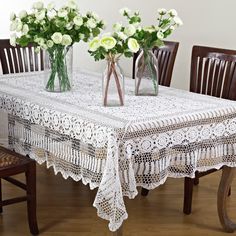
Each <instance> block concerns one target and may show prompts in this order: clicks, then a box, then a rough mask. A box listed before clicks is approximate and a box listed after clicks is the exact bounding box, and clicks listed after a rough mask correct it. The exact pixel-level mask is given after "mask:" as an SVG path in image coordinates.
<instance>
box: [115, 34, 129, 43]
mask: <svg viewBox="0 0 236 236" xmlns="http://www.w3.org/2000/svg"><path fill="white" fill-rule="evenodd" d="M117 35H118V37H119V38H121V39H122V40H124V41H125V40H126V39H127V38H128V36H127V35H126V34H124V33H123V32H117Z"/></svg>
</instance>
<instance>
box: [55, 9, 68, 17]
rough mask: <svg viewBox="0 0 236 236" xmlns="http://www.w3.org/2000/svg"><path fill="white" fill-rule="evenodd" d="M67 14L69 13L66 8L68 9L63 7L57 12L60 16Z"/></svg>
mask: <svg viewBox="0 0 236 236" xmlns="http://www.w3.org/2000/svg"><path fill="white" fill-rule="evenodd" d="M67 14H68V12H67V10H66V9H63V8H61V9H60V10H59V11H58V13H57V15H58V16H59V17H63V18H64V17H66V16H67Z"/></svg>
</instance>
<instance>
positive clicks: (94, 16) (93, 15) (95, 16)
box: [91, 12, 99, 20]
mask: <svg viewBox="0 0 236 236" xmlns="http://www.w3.org/2000/svg"><path fill="white" fill-rule="evenodd" d="M91 16H92V17H93V19H95V20H99V16H98V15H97V14H96V13H95V12H91Z"/></svg>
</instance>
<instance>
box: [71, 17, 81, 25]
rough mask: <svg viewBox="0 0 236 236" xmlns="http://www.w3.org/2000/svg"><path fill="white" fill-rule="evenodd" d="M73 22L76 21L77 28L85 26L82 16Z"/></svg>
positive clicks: (75, 18)
mask: <svg viewBox="0 0 236 236" xmlns="http://www.w3.org/2000/svg"><path fill="white" fill-rule="evenodd" d="M73 21H74V23H75V25H77V26H81V25H83V18H82V17H81V16H76V17H74V19H73Z"/></svg>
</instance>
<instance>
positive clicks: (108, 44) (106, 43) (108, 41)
mask: <svg viewBox="0 0 236 236" xmlns="http://www.w3.org/2000/svg"><path fill="white" fill-rule="evenodd" d="M115 45H116V40H115V39H114V38H113V37H103V38H102V39H101V46H102V47H104V48H105V49H106V50H109V49H112V48H114V47H115Z"/></svg>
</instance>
